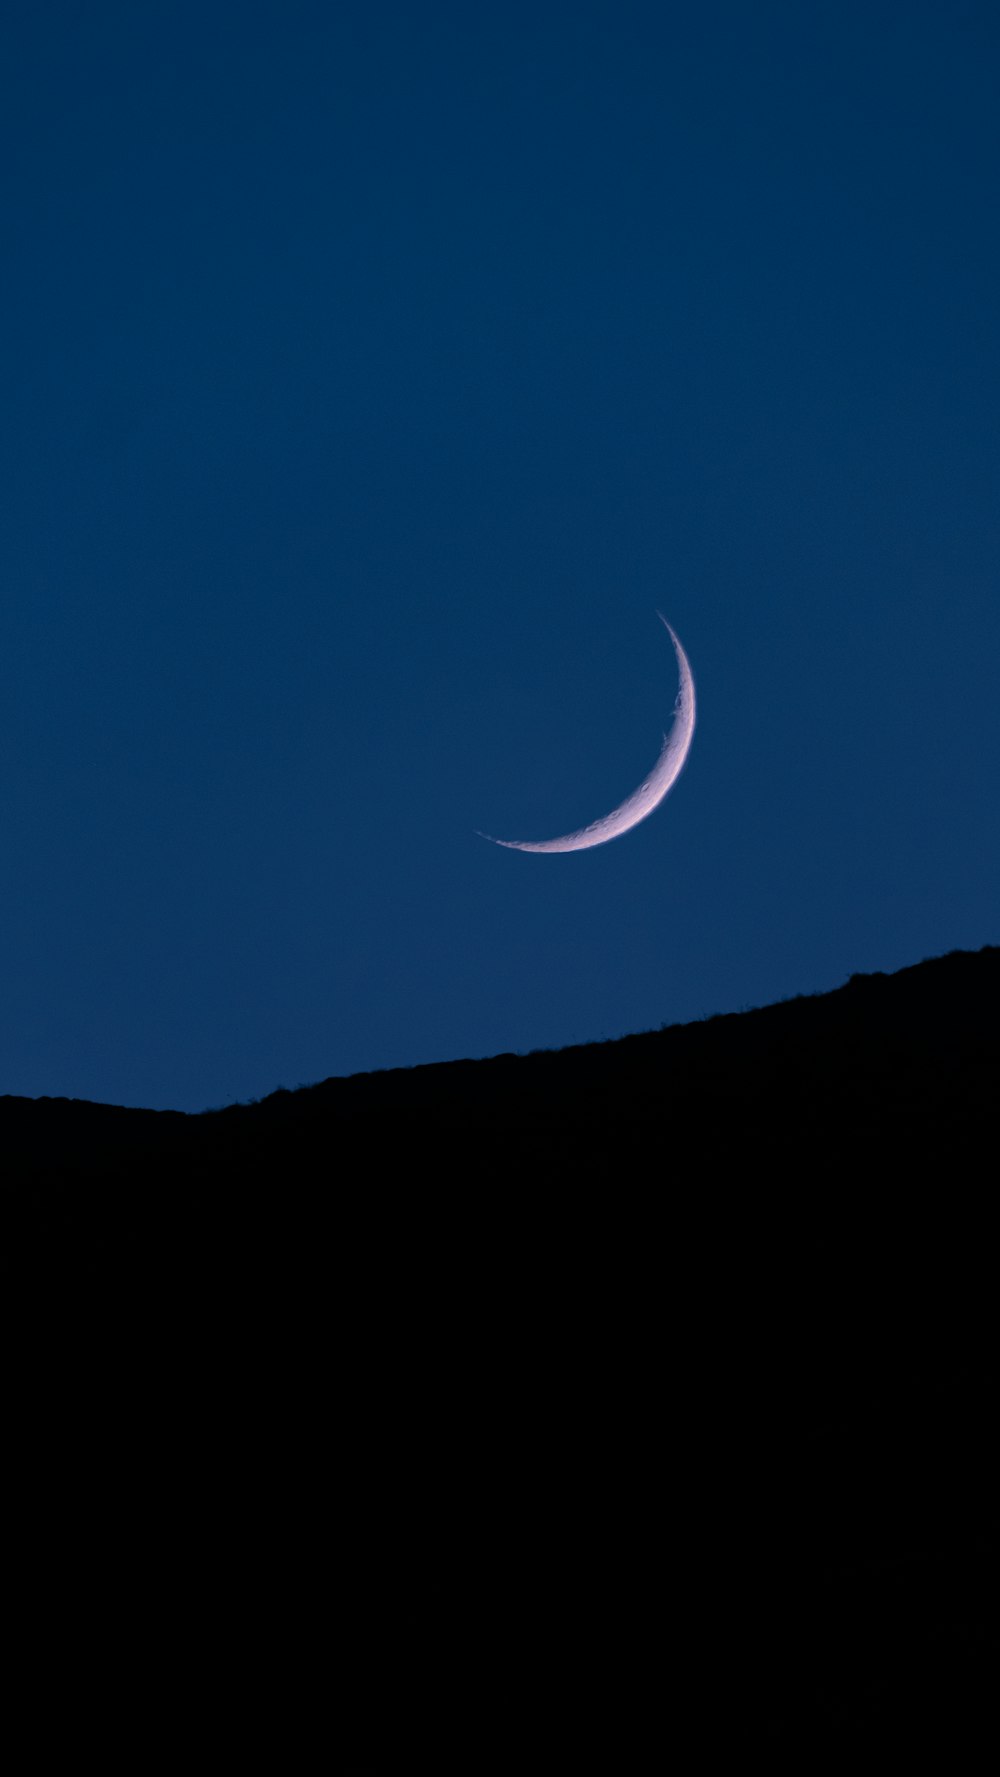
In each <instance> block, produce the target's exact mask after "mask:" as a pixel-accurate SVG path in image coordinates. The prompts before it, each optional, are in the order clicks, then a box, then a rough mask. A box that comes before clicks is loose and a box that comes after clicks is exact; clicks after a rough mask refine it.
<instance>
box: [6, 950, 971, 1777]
mask: <svg viewBox="0 0 1000 1777" xmlns="http://www.w3.org/2000/svg"><path fill="white" fill-rule="evenodd" d="M998 1007H1000V950H998V949H988V950H984V951H981V952H979V953H978V954H975V955H973V954H966V953H956V954H953V955H951V956H946V957H941V958H938V959H936V960H934V961H930V962H926V963H922V964H920V965H918V966H917V967H915V968H911V969H906V970H903V971H901V972H900V973H899V974H896V975H893V976H881V975H875V976H865V977H855V978H853V979H852V980H851V981H850V982H849V983H848V984H847V985H846V986H844V987H843V988H841V989H840V990H838V991H837V992H834V993H830V994H824V995H818V996H815V997H812V998H802V999H797V1000H792V1001H788V1002H786V1003H783V1004H780V1005H776V1006H770V1007H765V1008H762V1009H761V1010H759V1011H752V1012H745V1013H741V1014H739V1015H734V1016H726V1017H719V1018H713V1019H708V1020H705V1021H704V1022H703V1023H698V1024H692V1025H686V1026H678V1027H672V1028H669V1029H666V1030H663V1031H660V1032H652V1033H649V1034H646V1035H643V1036H636V1037H631V1038H627V1039H625V1040H623V1041H620V1042H614V1043H604V1044H594V1045H591V1046H587V1047H582V1048H576V1049H569V1050H563V1051H560V1052H557V1053H538V1054H533V1055H528V1056H500V1057H496V1058H494V1059H492V1060H488V1061H478V1062H459V1063H453V1064H444V1065H440V1066H433V1067H422V1068H414V1069H411V1070H399V1071H395V1072H387V1073H381V1074H371V1075H359V1076H355V1077H352V1078H350V1079H335V1080H328V1081H325V1082H323V1083H321V1084H319V1085H317V1086H314V1087H310V1088H307V1089H301V1090H299V1091H298V1092H293V1093H285V1092H279V1093H275V1094H272V1095H271V1097H269V1098H268V1099H266V1100H264V1101H263V1102H261V1103H260V1104H256V1105H244V1106H234V1107H232V1108H230V1109H228V1110H225V1111H219V1112H210V1113H206V1114H204V1115H202V1116H198V1117H187V1116H182V1115H179V1114H175V1113H168V1112H163V1113H154V1112H147V1111H130V1110H122V1109H118V1108H115V1107H109V1106H99V1105H89V1104H83V1103H76V1102H72V1101H66V1100H58V1099H55V1100H53V1099H50V1100H45V1099H43V1100H33V1101H29V1100H23V1099H22V1100H18V1099H10V1098H8V1099H0V1152H2V1155H3V1160H4V1164H5V1169H6V1180H5V1184H4V1187H3V1197H2V1205H3V1279H4V1302H5V1310H6V1316H7V1350H8V1353H9V1354H11V1356H12V1360H13V1361H12V1362H11V1364H10V1376H11V1377H12V1378H13V1379H14V1380H20V1381H22V1382H24V1383H25V1384H26V1387H25V1394H26V1395H27V1397H28V1400H29V1406H30V1405H31V1404H32V1403H33V1404H34V1405H35V1407H36V1408H38V1409H39V1415H40V1420H41V1421H44V1427H45V1430H44V1433H41V1432H40V1433H39V1434H38V1435H39V1438H40V1442H39V1443H38V1445H37V1448H38V1449H40V1450H45V1451H46V1452H47V1456H46V1460H45V1462H44V1463H43V1464H41V1465H40V1474H39V1485H40V1490H41V1496H42V1497H43V1498H45V1499H46V1500H47V1501H48V1502H49V1504H48V1506H47V1508H46V1509H47V1512H48V1516H47V1519H46V1522H47V1525H48V1530H47V1536H49V1537H51V1536H52V1534H53V1529H52V1527H53V1526H54V1525H58V1524H61V1523H63V1522H64V1521H66V1493H65V1487H66V1477H67V1476H71V1477H72V1484H73V1488H74V1489H77V1490H79V1492H78V1497H77V1498H76V1500H75V1505H74V1510H73V1511H72V1512H71V1513H70V1515H69V1517H70V1521H71V1522H72V1523H74V1524H76V1525H78V1526H79V1525H81V1524H85V1525H86V1526H87V1528H86V1531H85V1533H84V1532H83V1531H80V1532H79V1536H78V1541H79V1540H80V1539H81V1538H82V1542H83V1544H84V1545H85V1546H87V1547H91V1546H95V1547H96V1546H97V1544H96V1543H95V1540H94V1538H95V1532H94V1526H95V1524H99V1525H103V1530H102V1536H103V1541H101V1538H100V1537H99V1538H98V1539H97V1542H98V1543H100V1547H101V1549H102V1556H101V1559H102V1562H103V1563H105V1568H102V1573H105V1572H106V1563H107V1551H108V1548H109V1547H114V1546H118V1545H120V1546H121V1547H124V1546H125V1545H126V1544H127V1546H128V1551H129V1553H128V1563H129V1564H131V1567H134V1565H135V1563H136V1562H137V1561H138V1563H139V1566H140V1571H141V1572H142V1574H143V1576H144V1578H143V1585H144V1586H145V1587H146V1589H147V1591H148V1590H149V1589H150V1588H152V1591H153V1592H154V1593H155V1595H156V1596H157V1597H158V1598H160V1597H164V1598H169V1599H170V1600H172V1601H173V1602H172V1604H171V1607H170V1608H171V1610H174V1611H179V1612H180V1614H181V1617H182V1619H183V1623H182V1631H180V1632H179V1633H181V1638H182V1641H183V1645H184V1647H185V1649H187V1650H188V1655H187V1657H190V1650H191V1649H192V1648H201V1647H202V1646H203V1639H202V1638H203V1637H207V1640H206V1641H205V1643H204V1652H203V1657H204V1659H205V1660H206V1661H208V1662H210V1663H211V1662H214V1664H212V1670H213V1672H214V1673H215V1674H216V1677H215V1679H213V1682H215V1683H218V1684H219V1685H224V1684H225V1683H226V1682H227V1678H226V1673H227V1671H228V1669H229V1666H230V1664H232V1665H233V1667H234V1676H233V1679H232V1682H233V1683H234V1685H236V1686H237V1689H238V1685H239V1684H245V1682H246V1680H245V1674H246V1672H247V1671H252V1670H254V1668H255V1662H257V1663H258V1664H259V1668H260V1674H261V1679H260V1685H259V1697H260V1703H259V1706H260V1708H261V1709H262V1710H263V1709H264V1701H263V1699H265V1698H270V1699H271V1701H272V1703H273V1706H274V1710H275V1713H276V1719H277V1726H276V1728H275V1732H276V1734H277V1737H278V1738H277V1744H279V1745H281V1746H282V1747H284V1748H285V1749H286V1750H287V1734H288V1732H289V1731H290V1730H289V1728H288V1723H289V1721H291V1720H298V1719H300V1718H301V1716H302V1711H303V1708H304V1707H306V1706H307V1704H310V1702H311V1703H315V1705H316V1707H317V1708H318V1709H319V1710H320V1711H321V1713H323V1712H325V1715H324V1719H325V1720H326V1727H325V1729H324V1732H325V1734H326V1736H327V1739H328V1742H329V1744H330V1746H331V1749H332V1750H334V1752H335V1755H339V1754H340V1753H341V1752H348V1751H351V1752H354V1753H355V1754H357V1753H359V1752H360V1753H361V1754H362V1755H364V1756H367V1757H368V1758H369V1759H370V1760H371V1762H372V1765H373V1768H378V1766H379V1763H380V1761H385V1763H386V1764H387V1766H388V1767H389V1768H392V1769H396V1768H400V1761H401V1760H405V1761H406V1762H407V1763H410V1762H413V1761H414V1759H417V1760H426V1761H427V1762H430V1761H431V1760H433V1761H434V1762H435V1764H437V1765H438V1766H439V1767H440V1768H448V1769H452V1768H454V1769H462V1770H466V1769H469V1768H473V1769H474V1768H477V1767H484V1768H493V1765H494V1764H500V1763H503V1764H504V1766H505V1768H507V1767H508V1766H509V1763H510V1760H511V1758H515V1759H517V1761H518V1762H519V1763H524V1762H525V1761H526V1760H527V1762H528V1763H533V1764H541V1763H543V1762H544V1763H545V1764H548V1763H549V1762H550V1761H552V1760H556V1761H557V1762H561V1763H563V1764H565V1763H566V1762H567V1761H568V1760H569V1759H572V1760H574V1761H576V1760H577V1759H579V1757H580V1756H581V1755H582V1756H584V1757H586V1758H589V1759H591V1760H596V1759H600V1760H602V1761H606V1760H608V1759H611V1758H616V1759H618V1760H619V1761H620V1759H621V1757H622V1755H623V1754H625V1755H626V1756H627V1757H628V1758H629V1759H630V1760H631V1759H638V1758H640V1757H649V1756H650V1755H651V1754H652V1755H653V1756H657V1757H659V1756H662V1755H666V1756H668V1757H669V1756H670V1755H671V1753H672V1752H673V1751H676V1750H677V1749H678V1748H679V1746H680V1744H681V1742H682V1741H683V1742H685V1743H686V1742H687V1740H688V1739H690V1738H691V1736H692V1735H693V1734H696V1735H697V1740H698V1744H699V1745H700V1746H701V1747H703V1748H705V1749H706V1750H708V1749H709V1748H710V1749H711V1750H712V1752H713V1753H718V1754H720V1755H722V1756H730V1755H732V1754H733V1753H736V1752H739V1751H741V1750H742V1749H743V1748H744V1747H746V1746H751V1747H752V1746H753V1745H755V1744H756V1745H758V1746H760V1745H766V1746H767V1747H768V1748H769V1749H770V1750H772V1751H773V1750H775V1749H784V1750H786V1751H787V1753H788V1755H789V1758H790V1759H794V1760H795V1761H796V1765H797V1767H800V1766H801V1762H802V1759H803V1757H806V1758H807V1759H811V1758H812V1757H814V1756H815V1752H816V1751H817V1750H819V1749H821V1748H830V1749H834V1750H835V1751H836V1752H837V1753H838V1754H839V1755H840V1756H841V1757H843V1756H844V1755H845V1754H847V1753H850V1752H853V1751H854V1750H855V1749H856V1748H857V1747H858V1746H860V1745H864V1746H865V1748H866V1750H867V1749H868V1748H872V1749H873V1750H874V1751H875V1752H876V1753H881V1754H882V1755H883V1756H889V1755H890V1754H896V1755H898V1753H899V1752H900V1751H901V1750H904V1749H906V1750H916V1749H917V1748H919V1749H920V1750H922V1751H924V1752H926V1751H928V1750H931V1751H937V1752H938V1753H939V1755H941V1756H942V1757H943V1755H944V1753H945V1752H947V1753H948V1754H949V1756H950V1758H951V1759H952V1760H953V1759H954V1755H955V1751H956V1749H960V1748H961V1745H962V1741H963V1737H964V1739H965V1741H966V1742H967V1744H968V1746H969V1747H970V1748H971V1747H972V1746H975V1745H976V1736H977V1735H981V1733H982V1731H983V1729H984V1727H985V1726H987V1725H988V1724H989V1722H990V1721H991V1719H992V1696H993V1687H994V1679H993V1671H994V1666H993V1661H994V1658H995V1640H996V1614H995V1613H996V1603H995V1599H996V1580H997V1558H996V1528H997V1526H996V1518H997V1513H996V1506H995V1501H996V1498H997V1497H998V1480H1000V1476H998V1475H997V1471H996V1464H995V1459H994V1454H993V1443H994V1441H995V1440H994V1435H993V1434H994V1420H995V1399H996V1380H997V1379H996V1364H995V1355H996V1336H997V1335H996V1314H995V1302H996V1293H997V1284H996V1263H997V1262H996V1242H995V1237H994V1234H993V1226H992V1224H993V1219H994V1213H995V1210H994V1203H993V1198H994V1196H995V1184H994V1177H995V1172H996V1155H995V1146H996V1131H997V1127H998V1104H1000V1094H998V1081H1000V1027H998V1018H997V1011H998ZM53 1442H55V1444H56V1446H57V1447H58V1452H57V1455H55V1456H53V1455H52V1454H51V1452H52V1447H53ZM35 1447H36V1446H35V1445H33V1444H32V1443H31V1440H30V1439H22V1440H21V1441H20V1442H19V1443H18V1444H17V1448H18V1449H20V1450H22V1451H24V1450H29V1449H34V1448H35ZM41 1470H44V1475H43V1476H42V1475H41ZM122 1473H126V1474H127V1475H129V1476H130V1477H131V1480H130V1483H129V1487H128V1489H126V1490H125V1491H124V1492H123V1490H122V1488H121V1486H120V1484H119V1481H118V1479H117V1477H120V1476H121V1474H122ZM88 1474H89V1475H90V1476H91V1477H92V1478H93V1479H94V1482H95V1485H94V1490H93V1495H92V1496H91V1495H90V1494H87V1493H86V1490H85V1482H84V1479H83V1477H85V1476H86V1475H88ZM53 1477H55V1479H53ZM53 1489H54V1490H55V1491H54V1493H53V1492H52V1490H53ZM60 1490H61V1491H60ZM109 1498H113V1499H114V1502H115V1503H114V1510H113V1514H112V1515H111V1516H110V1517H109V1513H108V1506H107V1501H108V1499H109ZM81 1500H83V1501H85V1503H84V1504H83V1505H81ZM66 1558H67V1559H69V1556H68V1555H67V1557H66ZM209 1573H210V1574H211V1576H212V1577H211V1595H212V1598H213V1599H214V1601H215V1602H214V1604H213V1607H212V1610H209V1611H207V1612H206V1611H205V1610H204V1609H203V1606H204V1602H205V1596H206V1592H205V1588H206V1584H207V1581H206V1575H207V1574H209ZM95 1583H96V1582H95ZM100 1583H101V1584H102V1585H104V1584H106V1577H105V1578H102V1580H101V1582H100ZM213 1611H214V1613H215V1615H213ZM220 1612H221V1613H222V1616H221V1620H222V1621H223V1622H224V1624H225V1632H224V1633H220V1631H219V1628H218V1621H219V1613H220ZM169 1618H170V1610H165V1612H164V1621H165V1622H166V1621H167V1620H169ZM318 1622H319V1624H320V1627H317V1623H318ZM213 1624H214V1625H215V1626H214V1627H213ZM235 1668H239V1671H240V1672H241V1673H243V1675H244V1676H243V1678H241V1679H238V1676H237V1675H236V1674H235ZM265 1675H266V1682H265ZM303 1690H305V1691H306V1692H308V1693H309V1697H308V1698H307V1699H305V1701H304V1700H303ZM240 1694H242V1692H241V1693H240ZM244 1706H245V1705H244ZM281 1724H284V1726H282V1725H281ZM260 1734H261V1736H262V1737H263V1738H266V1734H265V1728H264V1724H263V1718H262V1721H261V1725H260Z"/></svg>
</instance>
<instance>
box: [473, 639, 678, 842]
mask: <svg viewBox="0 0 1000 1777" xmlns="http://www.w3.org/2000/svg"><path fill="white" fill-rule="evenodd" d="M656 615H657V616H658V617H659V619H660V622H661V623H662V624H663V627H664V629H665V630H666V631H667V633H668V635H669V636H670V640H671V641H672V642H673V644H674V653H675V654H676V656H677V670H678V673H679V675H680V689H679V690H678V692H677V701H676V702H675V704H674V719H673V722H672V724H671V727H670V733H669V734H665V735H664V736H663V746H662V747H661V749H660V756H659V758H658V759H657V761H656V764H655V765H654V766H653V769H652V771H651V772H650V773H649V776H648V777H646V778H644V779H643V781H642V783H641V784H640V785H639V788H638V789H637V790H633V791H632V794H631V796H627V797H626V798H625V801H624V802H621V803H619V805H618V807H617V808H613V809H612V811H611V813H610V814H606V815H605V816H604V817H603V819H602V820H599V821H591V823H590V826H589V827H580V828H578V829H577V831H576V832H575V833H564V834H563V835H562V838H561V839H539V840H536V841H531V840H527V839H494V838H493V835H492V833H481V834H480V835H479V837H480V838H481V839H489V840H492V843H493V844H494V845H504V846H506V847H507V849H508V850H509V851H541V852H556V851H586V849H587V847H588V846H591V845H606V844H607V842H608V840H609V839H620V838H621V835H622V834H623V833H628V832H629V831H630V829H631V828H632V827H637V826H638V825H639V822H640V821H644V820H646V819H647V818H648V817H649V815H651V814H652V812H653V810H654V809H655V808H659V806H660V803H661V802H662V801H663V798H664V797H665V796H666V795H667V794H668V792H669V791H670V790H672V789H673V787H674V785H675V783H676V782H677V779H678V778H679V777H680V774H681V772H682V771H683V769H684V763H685V761H686V759H687V756H688V753H689V752H690V751H691V741H692V739H693V737H694V707H695V700H694V679H693V678H692V676H691V667H690V665H689V663H688V657H687V655H686V654H685V652H684V650H683V648H682V647H681V645H680V642H679V641H678V639H677V637H676V635H675V634H674V631H673V630H672V629H671V627H670V624H669V623H668V622H667V620H666V618H665V617H664V615H663V613H662V611H657V613H656Z"/></svg>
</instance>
